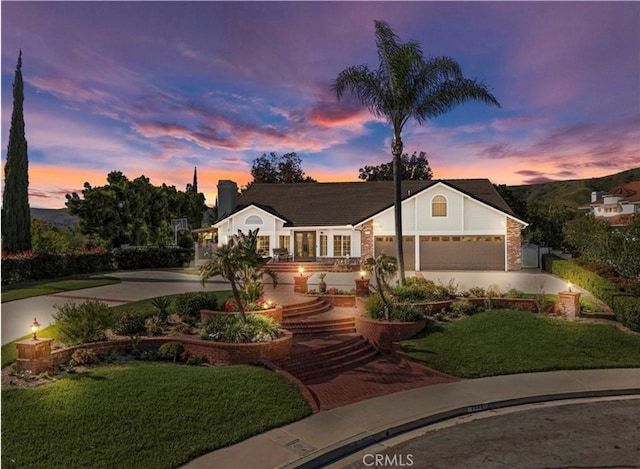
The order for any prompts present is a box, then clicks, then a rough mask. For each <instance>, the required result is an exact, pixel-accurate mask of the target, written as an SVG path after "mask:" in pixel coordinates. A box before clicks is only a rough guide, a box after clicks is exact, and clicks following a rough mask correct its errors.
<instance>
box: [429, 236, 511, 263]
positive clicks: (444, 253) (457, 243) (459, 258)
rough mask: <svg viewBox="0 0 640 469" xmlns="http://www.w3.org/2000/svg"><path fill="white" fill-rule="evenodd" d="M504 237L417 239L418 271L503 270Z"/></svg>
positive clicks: (434, 237)
mask: <svg viewBox="0 0 640 469" xmlns="http://www.w3.org/2000/svg"><path fill="white" fill-rule="evenodd" d="M504 251H505V250H504V236H420V269H421V270H504V264H505V263H504Z"/></svg>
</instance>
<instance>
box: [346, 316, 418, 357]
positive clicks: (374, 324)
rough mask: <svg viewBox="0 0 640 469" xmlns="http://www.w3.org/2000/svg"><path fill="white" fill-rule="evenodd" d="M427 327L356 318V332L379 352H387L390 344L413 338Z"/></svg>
mask: <svg viewBox="0 0 640 469" xmlns="http://www.w3.org/2000/svg"><path fill="white" fill-rule="evenodd" d="M426 325H427V321H426V320H425V319H423V320H422V321H417V322H399V321H379V320H377V319H369V318H365V317H364V316H358V317H356V331H357V332H358V334H360V335H362V336H363V337H364V338H365V339H367V341H369V343H371V344H373V345H374V346H376V347H378V348H379V349H380V350H384V351H389V350H391V349H392V347H391V344H393V343H394V342H399V341H401V340H405V339H408V338H410V337H413V336H414V335H416V334H417V333H418V332H420V331H421V330H422V329H424V328H425V327H426Z"/></svg>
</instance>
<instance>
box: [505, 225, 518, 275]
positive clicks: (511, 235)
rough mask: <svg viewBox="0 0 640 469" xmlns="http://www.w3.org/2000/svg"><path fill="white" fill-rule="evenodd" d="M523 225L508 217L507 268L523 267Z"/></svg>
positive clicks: (516, 268)
mask: <svg viewBox="0 0 640 469" xmlns="http://www.w3.org/2000/svg"><path fill="white" fill-rule="evenodd" d="M521 230H522V225H521V224H520V223H518V222H515V221H513V220H512V219H511V218H507V240H506V241H507V270H509V271H512V270H520V269H522V238H521V234H520V231H521Z"/></svg>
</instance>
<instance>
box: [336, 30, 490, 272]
mask: <svg viewBox="0 0 640 469" xmlns="http://www.w3.org/2000/svg"><path fill="white" fill-rule="evenodd" d="M375 30H376V33H375V34H376V46H377V48H378V58H379V59H380V64H379V66H378V68H377V69H376V70H370V69H369V67H368V66H367V65H357V66H353V67H348V68H346V69H344V70H343V71H342V72H340V74H339V75H338V77H337V78H336V80H335V81H334V83H333V84H332V89H333V90H334V91H335V92H336V95H337V97H338V99H340V98H342V95H343V94H344V92H345V91H346V90H350V91H351V92H352V93H353V94H354V95H355V96H356V97H357V98H358V99H359V100H360V101H361V102H362V104H364V105H365V106H366V107H367V108H368V109H369V111H370V112H371V113H372V114H373V115H375V116H376V117H382V118H385V119H386V120H387V121H388V122H389V124H391V126H392V127H393V140H392V141H391V154H392V155H393V180H394V210H395V227H396V236H395V242H396V254H397V258H398V262H399V270H400V280H401V282H402V283H403V284H404V278H405V277H404V255H403V254H404V253H403V248H402V211H401V203H402V189H401V175H402V150H403V142H402V130H403V128H404V126H405V124H406V123H407V122H408V121H409V119H412V118H413V119H415V120H416V122H417V123H418V124H419V125H421V124H422V123H424V122H425V121H426V120H428V119H432V118H434V117H436V116H439V115H441V114H444V113H445V112H448V111H450V110H451V109H453V108H454V107H455V106H457V105H459V104H462V103H465V102H467V101H470V100H476V101H481V102H484V103H486V104H491V105H494V106H498V107H499V106H500V103H498V100H497V99H496V98H495V97H494V96H493V95H492V94H491V93H489V91H488V90H487V87H486V85H485V84H484V83H482V82H478V81H476V80H471V79H468V78H465V77H464V76H463V75H462V70H461V69H460V65H458V63H457V62H456V61H455V60H453V59H452V58H450V57H434V58H430V59H427V60H425V59H424V57H423V55H422V50H421V49H420V46H419V45H418V44H417V43H416V42H412V41H410V42H406V43H401V42H399V38H398V36H397V35H396V34H395V33H394V32H393V30H392V29H391V27H390V26H389V25H388V24H387V23H385V22H383V21H375Z"/></svg>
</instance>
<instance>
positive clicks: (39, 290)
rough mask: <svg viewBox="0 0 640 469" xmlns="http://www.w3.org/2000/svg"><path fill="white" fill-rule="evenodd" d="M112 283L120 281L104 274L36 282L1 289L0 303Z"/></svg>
mask: <svg viewBox="0 0 640 469" xmlns="http://www.w3.org/2000/svg"><path fill="white" fill-rule="evenodd" d="M114 283H120V279H118V278H115V277H109V276H106V275H95V276H80V277H73V278H66V279H62V280H54V281H50V282H37V283H33V284H29V285H26V286H22V287H19V288H11V289H8V290H5V291H3V292H2V303H7V302H8V301H15V300H24V299H25V298H31V297H34V296H42V295H51V294H53V293H62V292H68V291H73V290H82V289H84V288H92V287H102V286H104V285H112V284H114Z"/></svg>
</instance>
